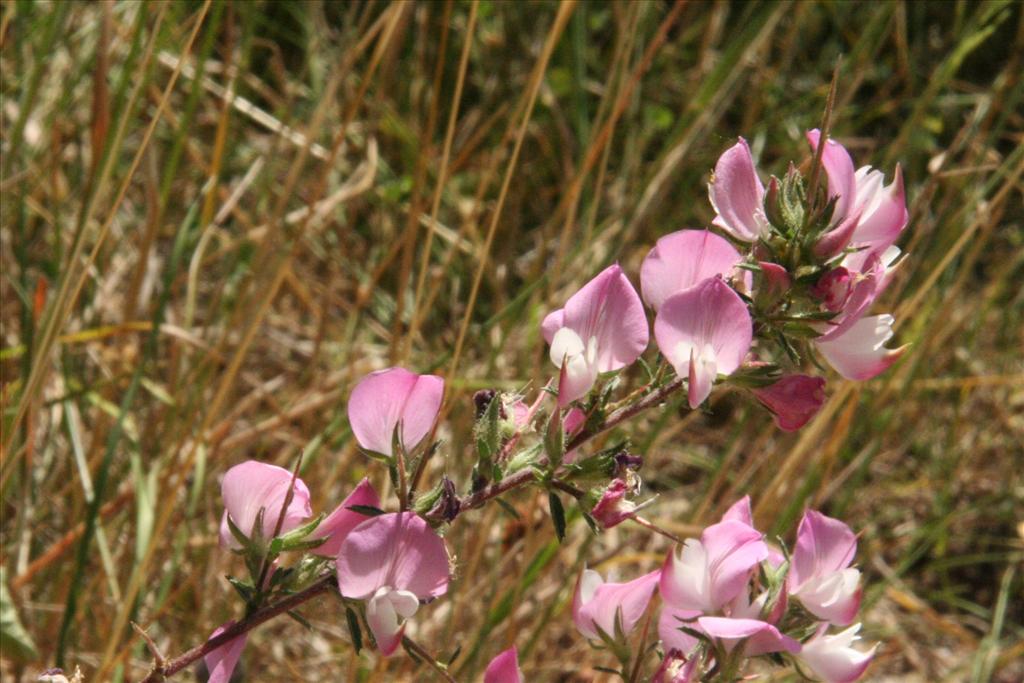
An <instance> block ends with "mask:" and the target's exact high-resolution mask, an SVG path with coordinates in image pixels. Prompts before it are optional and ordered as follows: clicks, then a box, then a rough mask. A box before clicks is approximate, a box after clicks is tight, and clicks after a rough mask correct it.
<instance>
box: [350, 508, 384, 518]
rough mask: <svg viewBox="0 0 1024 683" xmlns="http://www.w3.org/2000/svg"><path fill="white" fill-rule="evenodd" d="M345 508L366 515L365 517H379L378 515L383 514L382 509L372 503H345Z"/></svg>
mask: <svg viewBox="0 0 1024 683" xmlns="http://www.w3.org/2000/svg"><path fill="white" fill-rule="evenodd" d="M345 509H346V510H351V511H352V512H358V513H359V514H361V515H366V516H367V517H379V516H380V515H383V514H385V512H384V511H383V510H381V509H380V508H375V507H373V506H372V505H347V506H345Z"/></svg>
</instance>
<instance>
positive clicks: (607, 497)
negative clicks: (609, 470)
mask: <svg viewBox="0 0 1024 683" xmlns="http://www.w3.org/2000/svg"><path fill="white" fill-rule="evenodd" d="M628 492H629V486H628V485H627V484H626V482H625V481H623V480H622V479H616V480H614V481H613V482H612V483H611V484H610V485H609V486H608V488H607V489H605V491H604V494H603V495H602V496H601V500H599V501H597V505H595V506H594V509H593V510H591V511H590V516H591V517H593V518H594V520H595V521H597V523H598V524H600V525H601V526H602V527H603V528H605V529H611V528H612V527H613V526H616V525H617V524H619V523H621V522H622V521H623V520H625V519H626V518H628V517H629V516H630V515H632V514H633V513H634V512H635V511H636V505H634V504H633V503H631V502H630V501H628V500H626V493H628Z"/></svg>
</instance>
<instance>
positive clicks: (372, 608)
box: [366, 598, 405, 657]
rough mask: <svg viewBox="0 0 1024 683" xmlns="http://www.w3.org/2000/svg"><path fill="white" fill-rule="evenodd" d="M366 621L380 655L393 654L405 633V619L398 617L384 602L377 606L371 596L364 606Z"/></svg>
mask: <svg viewBox="0 0 1024 683" xmlns="http://www.w3.org/2000/svg"><path fill="white" fill-rule="evenodd" d="M366 623H367V625H368V626H369V627H370V631H371V632H372V633H373V639H374V640H375V641H377V649H378V650H380V653H381V655H383V656H385V657H390V656H391V655H392V654H394V652H395V650H397V649H398V646H399V645H400V644H401V643H402V636H403V635H404V633H405V621H404V620H402V619H400V618H399V615H398V614H397V613H396V612H395V610H394V608H393V607H392V606H391V605H390V604H389V603H386V602H385V603H384V604H383V605H382V606H380V607H378V605H377V603H375V600H374V599H372V598H371V600H370V602H369V604H368V605H367V607H366Z"/></svg>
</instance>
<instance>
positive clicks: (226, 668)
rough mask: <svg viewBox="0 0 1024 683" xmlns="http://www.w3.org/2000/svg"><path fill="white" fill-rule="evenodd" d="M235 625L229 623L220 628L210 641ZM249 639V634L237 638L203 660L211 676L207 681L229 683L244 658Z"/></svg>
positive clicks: (211, 636)
mask: <svg viewBox="0 0 1024 683" xmlns="http://www.w3.org/2000/svg"><path fill="white" fill-rule="evenodd" d="M233 624H234V622H232V621H229V622H228V623H226V624H224V625H223V626H218V627H217V629H216V630H215V631H214V632H213V633H211V634H210V637H209V638H208V640H212V639H214V638H216V637H217V636H219V635H220V634H221V633H223V632H224V631H225V630H227V629H228V628H229V627H231V626H232V625H233ZM248 637H249V635H248V634H247V633H243V634H242V635H240V636H236V637H235V638H232V639H231V640H229V641H228V642H226V643H224V644H223V645H221V646H220V647H218V648H217V649H216V650H213V651H212V652H210V653H208V654H207V655H206V656H205V657H204V658H203V662H204V663H205V664H206V670H207V671H208V672H209V674H210V675H209V678H207V679H206V680H207V682H208V683H229V681H230V680H231V675H232V674H233V673H234V672H235V667H236V666H238V660H239V658H241V656H242V650H244V649H245V642H246V640H248Z"/></svg>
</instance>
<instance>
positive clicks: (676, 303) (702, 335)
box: [654, 278, 753, 408]
mask: <svg viewBox="0 0 1024 683" xmlns="http://www.w3.org/2000/svg"><path fill="white" fill-rule="evenodd" d="M654 337H655V339H656V340H657V342H658V348H660V349H661V352H662V354H664V356H665V357H666V358H667V359H668V360H669V362H670V363H672V365H673V367H674V368H675V370H676V373H677V374H678V375H679V376H681V377H682V376H686V377H690V376H691V375H693V376H694V377H693V379H695V380H699V381H700V385H699V386H698V387H695V386H693V385H691V387H690V407H692V408H696V407H697V406H698V405H700V403H701V401H703V399H704V397H706V395H707V394H706V393H705V392H706V391H708V390H709V387H708V386H707V382H708V374H710V373H711V372H714V373H716V374H723V375H728V374H730V373H732V372H733V371H734V370H736V368H738V367H739V366H740V364H741V363H742V362H743V358H744V357H745V356H746V354H747V351H748V350H749V349H750V343H751V340H752V338H753V325H752V323H751V320H750V313H749V312H748V311H747V306H746V304H744V303H743V300H742V299H741V298H740V297H739V295H738V294H736V292H734V291H733V290H732V289H731V288H730V287H729V286H728V285H727V284H725V283H724V282H723V281H722V280H721V279H719V278H711V279H708V280H705V281H703V282H702V283H700V284H699V285H697V286H695V287H691V288H690V289H687V290H685V291H683V292H680V293H678V294H675V295H673V296H671V297H669V298H668V299H667V300H666V301H665V302H664V303H663V304H662V306H661V310H659V311H658V316H657V318H655V321H654ZM695 390H696V392H695ZM701 394H703V396H702V395H701Z"/></svg>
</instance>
